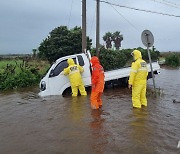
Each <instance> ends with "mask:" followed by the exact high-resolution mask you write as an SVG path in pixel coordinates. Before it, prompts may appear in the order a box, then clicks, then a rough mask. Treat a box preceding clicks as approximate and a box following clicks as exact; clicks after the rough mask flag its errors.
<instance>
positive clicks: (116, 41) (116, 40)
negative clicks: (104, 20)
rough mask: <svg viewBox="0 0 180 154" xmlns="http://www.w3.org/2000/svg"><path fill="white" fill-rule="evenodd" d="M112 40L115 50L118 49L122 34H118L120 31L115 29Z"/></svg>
mask: <svg viewBox="0 0 180 154" xmlns="http://www.w3.org/2000/svg"><path fill="white" fill-rule="evenodd" d="M112 40H113V42H114V44H115V48H116V50H119V48H120V47H121V41H122V40H123V35H120V32H119V31H116V32H114V33H113V34H112Z"/></svg>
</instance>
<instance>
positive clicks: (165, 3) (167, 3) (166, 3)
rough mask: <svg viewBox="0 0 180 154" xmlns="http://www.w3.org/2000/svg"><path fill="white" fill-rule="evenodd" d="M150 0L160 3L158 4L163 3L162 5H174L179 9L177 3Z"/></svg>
mask: <svg viewBox="0 0 180 154" xmlns="http://www.w3.org/2000/svg"><path fill="white" fill-rule="evenodd" d="M151 1H153V2H157V3H160V4H164V5H167V6H170V7H174V8H177V9H180V7H178V6H177V5H175V4H173V3H169V2H166V1H158V0H151Z"/></svg>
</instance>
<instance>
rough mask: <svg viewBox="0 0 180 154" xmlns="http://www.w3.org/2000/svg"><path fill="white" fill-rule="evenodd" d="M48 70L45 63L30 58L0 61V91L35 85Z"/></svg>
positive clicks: (47, 65) (47, 64)
mask: <svg viewBox="0 0 180 154" xmlns="http://www.w3.org/2000/svg"><path fill="white" fill-rule="evenodd" d="M48 68H49V63H47V61H40V60H37V59H32V58H30V59H28V60H24V59H6V60H1V61H0V90H7V89H16V88H19V87H28V86H32V85H36V84H38V83H39V81H40V79H41V77H42V76H43V74H44V73H45V72H46V71H47V69H48Z"/></svg>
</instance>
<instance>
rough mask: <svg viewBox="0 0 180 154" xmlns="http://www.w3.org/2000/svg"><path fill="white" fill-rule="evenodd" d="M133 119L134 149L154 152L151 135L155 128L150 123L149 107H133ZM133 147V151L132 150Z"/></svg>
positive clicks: (138, 151)
mask: <svg viewBox="0 0 180 154" xmlns="http://www.w3.org/2000/svg"><path fill="white" fill-rule="evenodd" d="M132 115H133V119H132V121H131V123H130V127H131V138H132V147H131V148H132V149H134V150H135V151H136V153H142V152H143V153H146V154H148V153H152V152H153V149H152V147H151V146H150V145H151V135H152V133H153V130H151V128H150V127H149V125H148V119H149V112H148V110H147V108H142V109H136V108H133V109H132ZM132 149H131V151H132Z"/></svg>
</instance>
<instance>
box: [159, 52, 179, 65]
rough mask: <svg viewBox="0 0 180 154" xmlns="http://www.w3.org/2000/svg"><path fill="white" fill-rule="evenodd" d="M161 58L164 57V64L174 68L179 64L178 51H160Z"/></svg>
mask: <svg viewBox="0 0 180 154" xmlns="http://www.w3.org/2000/svg"><path fill="white" fill-rule="evenodd" d="M161 58H164V61H165V63H164V64H165V65H166V66H170V67H174V68H176V67H179V66H180V52H164V53H161Z"/></svg>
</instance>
